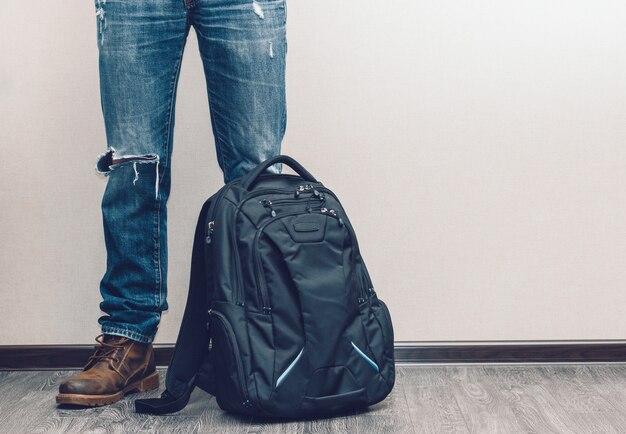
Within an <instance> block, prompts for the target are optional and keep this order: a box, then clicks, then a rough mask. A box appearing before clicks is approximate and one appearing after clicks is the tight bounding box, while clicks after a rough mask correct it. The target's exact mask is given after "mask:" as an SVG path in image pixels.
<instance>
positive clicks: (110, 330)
mask: <svg viewBox="0 0 626 434" xmlns="http://www.w3.org/2000/svg"><path fill="white" fill-rule="evenodd" d="M102 333H104V334H106V335H115V336H122V337H124V338H128V339H132V340H133V341H137V342H141V343H142V344H149V343H151V342H152V341H153V340H154V336H146V335H142V334H141V333H137V332H134V331H132V330H128V329H122V328H116V327H109V326H102Z"/></svg>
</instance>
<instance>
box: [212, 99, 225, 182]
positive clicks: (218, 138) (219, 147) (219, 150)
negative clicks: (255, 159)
mask: <svg viewBox="0 0 626 434" xmlns="http://www.w3.org/2000/svg"><path fill="white" fill-rule="evenodd" d="M208 93H209V97H208V99H209V115H210V117H211V125H212V126H213V129H214V131H215V146H216V154H217V158H219V160H220V166H221V167H222V170H224V172H227V170H226V169H227V168H226V166H225V160H224V144H223V143H222V135H221V134H220V132H219V129H218V128H217V123H216V122H215V113H214V108H213V107H212V105H213V104H211V93H210V92H208Z"/></svg>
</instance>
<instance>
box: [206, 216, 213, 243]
mask: <svg viewBox="0 0 626 434" xmlns="http://www.w3.org/2000/svg"><path fill="white" fill-rule="evenodd" d="M213 226H215V220H211V221H210V222H209V223H208V225H207V235H206V238H205V241H206V243H207V244H211V237H212V236H213Z"/></svg>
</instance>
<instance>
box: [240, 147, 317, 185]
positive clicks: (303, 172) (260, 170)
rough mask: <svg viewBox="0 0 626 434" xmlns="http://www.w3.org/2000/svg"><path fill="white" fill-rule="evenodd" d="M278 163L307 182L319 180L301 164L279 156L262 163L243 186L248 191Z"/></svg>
mask: <svg viewBox="0 0 626 434" xmlns="http://www.w3.org/2000/svg"><path fill="white" fill-rule="evenodd" d="M276 163H283V164H286V165H287V166H289V167H291V168H292V169H293V170H294V171H295V172H296V173H297V174H298V175H300V176H301V177H302V178H303V179H304V180H305V181H309V182H317V179H315V177H314V176H313V175H311V173H310V172H309V171H308V170H306V169H305V168H304V167H302V165H301V164H300V163H298V162H297V161H296V160H294V159H293V158H291V157H288V156H287V155H277V156H275V157H272V158H268V159H267V160H265V161H263V162H262V163H260V164H259V165H258V166H257V167H255V168H254V170H253V171H251V172H250V173H248V174H247V175H245V176H244V177H243V179H242V181H241V186H242V187H243V188H245V189H246V190H250V188H251V187H252V186H253V185H254V183H255V182H256V180H257V178H258V177H259V176H260V175H261V174H262V173H263V172H264V171H265V170H266V169H267V168H268V167H270V166H272V165H274V164H276Z"/></svg>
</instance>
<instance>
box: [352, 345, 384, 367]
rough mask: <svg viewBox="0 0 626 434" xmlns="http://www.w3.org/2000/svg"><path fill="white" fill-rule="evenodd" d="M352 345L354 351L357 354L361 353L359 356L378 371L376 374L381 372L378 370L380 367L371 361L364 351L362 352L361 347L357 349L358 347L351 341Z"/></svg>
mask: <svg viewBox="0 0 626 434" xmlns="http://www.w3.org/2000/svg"><path fill="white" fill-rule="evenodd" d="M350 343H351V344H352V346H353V347H354V349H355V350H356V352H357V353H359V355H360V356H361V357H363V358H364V359H365V361H366V362H367V363H369V365H370V366H371V367H372V368H374V369H375V370H376V372H378V371H379V369H378V365H377V364H376V362H374V361H373V360H372V359H370V358H369V357H367V355H366V354H365V353H364V352H363V351H361V350H360V349H359V347H357V346H356V345H354V342H352V341H350Z"/></svg>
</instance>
